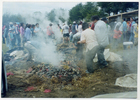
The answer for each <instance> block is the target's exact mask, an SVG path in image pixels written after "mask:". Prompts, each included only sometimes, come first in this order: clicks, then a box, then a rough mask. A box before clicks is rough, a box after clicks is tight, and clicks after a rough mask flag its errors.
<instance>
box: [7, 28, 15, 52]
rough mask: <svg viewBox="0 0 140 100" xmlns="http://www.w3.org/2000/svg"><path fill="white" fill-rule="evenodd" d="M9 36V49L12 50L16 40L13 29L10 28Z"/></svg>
mask: <svg viewBox="0 0 140 100" xmlns="http://www.w3.org/2000/svg"><path fill="white" fill-rule="evenodd" d="M8 36H9V50H11V49H13V40H14V35H13V32H12V29H9V33H8Z"/></svg>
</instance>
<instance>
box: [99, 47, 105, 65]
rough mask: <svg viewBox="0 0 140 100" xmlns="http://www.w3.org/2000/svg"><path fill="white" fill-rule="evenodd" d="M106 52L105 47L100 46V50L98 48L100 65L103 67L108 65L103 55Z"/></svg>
mask: <svg viewBox="0 0 140 100" xmlns="http://www.w3.org/2000/svg"><path fill="white" fill-rule="evenodd" d="M104 50H105V47H103V46H101V45H100V46H99V48H98V52H97V56H98V64H100V65H103V66H105V65H107V62H106V61H105V57H104V54H103V53H104Z"/></svg>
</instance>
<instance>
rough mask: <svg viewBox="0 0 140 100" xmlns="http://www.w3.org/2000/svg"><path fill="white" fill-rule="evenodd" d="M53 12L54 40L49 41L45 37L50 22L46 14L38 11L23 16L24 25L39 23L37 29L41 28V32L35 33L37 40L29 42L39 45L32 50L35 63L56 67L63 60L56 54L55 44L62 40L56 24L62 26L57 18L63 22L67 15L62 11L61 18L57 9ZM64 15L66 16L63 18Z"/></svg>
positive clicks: (62, 56)
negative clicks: (49, 64) (61, 18)
mask: <svg viewBox="0 0 140 100" xmlns="http://www.w3.org/2000/svg"><path fill="white" fill-rule="evenodd" d="M55 12H57V13H55V14H56V16H55V22H58V23H53V26H52V30H53V32H54V35H55V39H49V38H48V36H47V33H46V32H47V27H48V26H49V24H50V23H52V22H50V21H49V20H48V19H47V17H46V13H41V12H39V11H37V12H34V13H33V14H28V15H23V17H24V18H25V19H26V23H28V24H36V23H39V27H40V28H41V30H42V31H41V32H39V33H37V38H32V39H31V42H33V41H36V42H38V43H39V48H37V50H34V52H35V61H39V62H44V63H51V64H52V65H55V66H58V65H59V64H60V62H61V61H62V60H63V59H64V55H63V54H61V53H58V52H57V47H56V44H58V43H60V42H61V40H62V34H61V31H60V29H59V28H58V26H57V24H60V25H62V23H63V22H62V21H61V20H59V16H61V17H63V18H64V19H65V20H67V19H68V16H69V15H66V14H68V13H66V12H65V11H63V12H64V13H63V16H62V14H61V13H60V12H62V11H61V10H60V11H59V9H57V10H56V11H55ZM65 15H66V16H65Z"/></svg>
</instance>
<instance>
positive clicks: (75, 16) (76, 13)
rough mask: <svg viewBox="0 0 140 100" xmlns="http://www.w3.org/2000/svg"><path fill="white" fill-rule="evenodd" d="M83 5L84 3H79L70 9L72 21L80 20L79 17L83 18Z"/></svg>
mask: <svg viewBox="0 0 140 100" xmlns="http://www.w3.org/2000/svg"><path fill="white" fill-rule="evenodd" d="M82 8H83V6H82V4H81V3H80V4H78V5H76V6H75V7H73V8H72V9H71V10H70V11H69V15H70V20H71V21H78V20H79V19H83V18H84V17H83V14H82V12H81V10H82Z"/></svg>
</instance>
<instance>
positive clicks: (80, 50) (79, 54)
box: [76, 44, 83, 59]
mask: <svg viewBox="0 0 140 100" xmlns="http://www.w3.org/2000/svg"><path fill="white" fill-rule="evenodd" d="M76 47H77V49H76V56H77V57H78V58H80V59H81V58H83V44H78V45H77V46H76Z"/></svg>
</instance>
